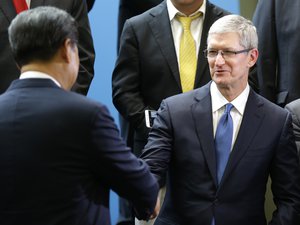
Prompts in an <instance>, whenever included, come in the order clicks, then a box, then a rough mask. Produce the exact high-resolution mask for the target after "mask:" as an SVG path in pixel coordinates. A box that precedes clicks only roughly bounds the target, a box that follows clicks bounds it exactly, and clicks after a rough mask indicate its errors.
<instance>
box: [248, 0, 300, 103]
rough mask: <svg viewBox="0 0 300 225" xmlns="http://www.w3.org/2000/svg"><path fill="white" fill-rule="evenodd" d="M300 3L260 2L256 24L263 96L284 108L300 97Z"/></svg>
mask: <svg viewBox="0 0 300 225" xmlns="http://www.w3.org/2000/svg"><path fill="white" fill-rule="evenodd" d="M299 11H300V4H299V1H295V0H268V1H263V0H261V1H258V3H257V7H256V10H255V13H254V16H253V23H254V24H255V26H256V28H257V32H258V40H259V42H258V44H259V45H258V49H259V52H260V57H259V59H258V61H257V77H258V81H259V82H258V84H259V89H260V94H261V95H262V96H264V97H266V98H267V99H269V100H270V101H272V102H274V103H276V104H277V105H280V106H282V107H283V106H285V105H286V104H287V103H289V102H291V101H293V100H295V99H298V98H300V76H299V71H300V63H299V58H300V51H299V49H300V41H299V40H300V33H299V30H300V16H299Z"/></svg>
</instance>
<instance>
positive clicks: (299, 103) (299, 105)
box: [285, 99, 300, 115]
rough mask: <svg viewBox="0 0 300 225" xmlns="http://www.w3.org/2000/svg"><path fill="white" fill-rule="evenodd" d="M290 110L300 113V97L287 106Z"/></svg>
mask: <svg viewBox="0 0 300 225" xmlns="http://www.w3.org/2000/svg"><path fill="white" fill-rule="evenodd" d="M285 108H286V109H288V110H289V111H290V112H293V113H296V114H299V115H300V99H297V100H294V101H292V102H290V103H289V104H287V105H286V106H285Z"/></svg>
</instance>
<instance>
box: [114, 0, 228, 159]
mask: <svg viewBox="0 0 300 225" xmlns="http://www.w3.org/2000/svg"><path fill="white" fill-rule="evenodd" d="M225 14H227V12H225V11H224V10H223V9H221V8H219V7H217V6H215V5H213V4H211V3H210V2H208V1H207V3H206V15H205V20H204V23H203V31H202V37H201V43H200V49H199V53H198V66H197V67H198V68H197V74H196V80H195V88H196V87H200V86H202V85H204V84H206V83H207V82H208V81H209V80H210V74H209V69H208V65H207V60H206V58H205V57H204V55H203V53H202V52H203V50H204V49H205V48H206V39H207V32H208V29H209V27H210V26H211V24H212V23H213V22H214V21H215V20H217V19H218V18H220V17H222V16H224V15H225ZM112 86H113V102H114V105H115V107H116V108H117V110H118V111H119V113H120V114H121V115H122V116H123V117H124V118H125V119H126V120H127V121H129V123H130V125H129V129H128V131H127V135H126V139H127V142H129V143H131V144H132V145H133V150H134V152H135V154H137V155H139V154H140V151H141V150H142V149H143V147H144V145H145V144H146V142H147V137H148V132H149V130H148V128H146V126H145V119H144V118H145V114H144V111H145V109H154V110H157V109H158V107H159V105H160V103H161V101H162V99H164V98H166V97H168V96H172V95H175V94H178V93H181V92H182V90H181V84H180V78H179V67H178V62H177V57H176V52H175V47H174V43H173V36H172V31H171V25H170V20H169V16H168V10H167V5H166V2H165V1H164V2H162V3H161V4H159V5H158V6H156V7H154V8H152V9H150V10H149V11H147V12H145V13H143V14H141V15H139V16H136V17H133V18H131V19H129V20H127V22H126V23H125V25H124V29H123V33H122V36H121V39H120V51H119V57H118V59H117V62H116V66H115V70H114V72H113V78H112Z"/></svg>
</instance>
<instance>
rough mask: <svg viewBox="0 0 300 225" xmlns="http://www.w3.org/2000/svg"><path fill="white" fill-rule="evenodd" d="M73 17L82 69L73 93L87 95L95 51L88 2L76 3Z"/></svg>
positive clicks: (72, 12) (92, 73)
mask: <svg viewBox="0 0 300 225" xmlns="http://www.w3.org/2000/svg"><path fill="white" fill-rule="evenodd" d="M74 2H75V3H74V7H73V9H72V11H71V15H72V16H73V17H74V18H75V20H76V21H77V23H78V33H79V43H78V50H79V58H80V67H79V73H78V77H77V80H76V83H75V84H74V86H73V87H72V91H75V92H77V93H80V94H83V95H86V94H87V92H88V90H89V87H90V84H91V82H92V79H93V77H94V61H95V50H94V44H93V39H92V34H91V28H90V23H89V19H88V14H87V6H86V2H85V1H82V0H76V1H74Z"/></svg>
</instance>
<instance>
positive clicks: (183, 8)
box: [171, 0, 203, 16]
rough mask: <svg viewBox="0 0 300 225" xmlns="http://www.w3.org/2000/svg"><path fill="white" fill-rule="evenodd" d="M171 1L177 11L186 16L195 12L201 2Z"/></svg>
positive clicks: (201, 0)
mask: <svg viewBox="0 0 300 225" xmlns="http://www.w3.org/2000/svg"><path fill="white" fill-rule="evenodd" d="M171 2H172V4H173V5H174V6H175V8H176V9H177V10H178V11H180V12H182V13H184V14H185V15H187V16H189V15H191V14H193V13H194V12H196V11H197V10H198V9H199V8H200V7H201V6H202V4H203V0H195V1H192V2H191V3H180V2H178V1H176V0H171Z"/></svg>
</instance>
